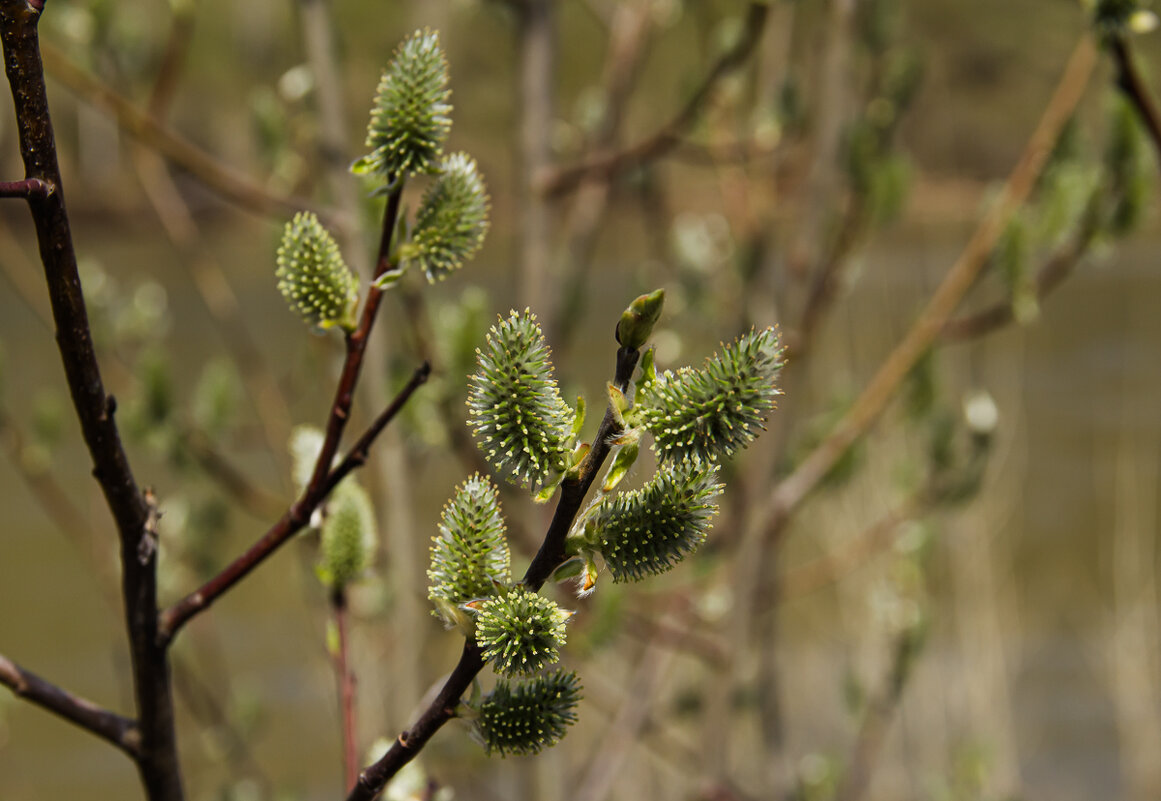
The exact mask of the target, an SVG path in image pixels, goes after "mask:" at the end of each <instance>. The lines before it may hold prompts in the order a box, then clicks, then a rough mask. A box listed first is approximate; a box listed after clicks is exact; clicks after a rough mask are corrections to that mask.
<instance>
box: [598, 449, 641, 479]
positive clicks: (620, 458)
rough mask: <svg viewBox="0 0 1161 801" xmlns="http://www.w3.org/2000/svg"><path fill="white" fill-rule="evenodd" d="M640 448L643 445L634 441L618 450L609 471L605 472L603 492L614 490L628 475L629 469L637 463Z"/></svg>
mask: <svg viewBox="0 0 1161 801" xmlns="http://www.w3.org/2000/svg"><path fill="white" fill-rule="evenodd" d="M640 450H641V446H640V445H638V443H637V442H636V441H634V442H629V443H627V444H625V445H623V446H622V447H621V448H620V450H618V451H617V455H616V456H615V457H614V458H613V463H612V464H611V465H610V466H609V472H608V473H606V474H605V483H604V485H603V486H602V487H601V492H612V491H613V490H614V489H615V488H616V486H617V485H618V484H620V483H621V479H623V478H624V477H625V476H626V475H628V473H629V469H630V468H631V467H632V466H633V465H634V464H636V462H637V454H638V452H639V451H640Z"/></svg>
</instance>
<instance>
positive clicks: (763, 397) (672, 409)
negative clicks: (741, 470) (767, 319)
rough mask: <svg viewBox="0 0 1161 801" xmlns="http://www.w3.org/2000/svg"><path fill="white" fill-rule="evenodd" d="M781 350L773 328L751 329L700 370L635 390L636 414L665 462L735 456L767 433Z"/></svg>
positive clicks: (666, 376)
mask: <svg viewBox="0 0 1161 801" xmlns="http://www.w3.org/2000/svg"><path fill="white" fill-rule="evenodd" d="M782 354H783V348H782V345H781V342H780V341H779V338H778V333H777V332H776V331H775V330H774V329H773V328H764V329H762V330H761V331H751V332H750V333H748V334H746V335H745V336H743V337H741V338H740V339H738V340H737V341H735V342H733V343H731V344H729V345H727V346H725V348H723V349H722V352H721V354H719V355H715V356H713V357H712V358H710V359H707V360H706V362H705V366H704V367H702V368H701V369H700V370H694V369H692V368H688V367H687V368H684V369H682V370H679V371H678V372H676V373H674V372H672V371H669V370H666V371H665V372H664V373H662V374H661V375H658V376H657V377H656V379H655V380H653V381H650V382H646V383H642V384H641V385H640V386H639V387H638V389H637V407H636V409H634V413H635V415H636V416H637V418H638V419H640V420H641V422H642V423H643V424H644V426H645V428H646V429H647V430H648V431H649V433H650V434H652V435H653V438H654V443H655V447H656V449H657V451H658V458H659V459H660V460H661V461H662V462H672V461H681V460H683V459H690V458H692V459H697V460H700V461H703V462H713V461H717V460H718V459H721V458H723V457H729V456H733V454H734V453H735V452H736V451H737V450H739V449H740V448H744V447H746V446H747V445H749V444H750V443H751V442H752V441H753V440H754V438H755V437H756V436H758V433H759V432H760V431H762V430H763V429H764V424H765V421H766V415H767V414H769V413H770V411H771V410H773V409H774V399H775V398H776V397H777V396H778V395H779V394H781V393H780V392H779V390H778V389H777V388H776V387H775V385H774V381H775V378H776V377H777V375H778V371H779V370H781V369H782V364H783V362H782Z"/></svg>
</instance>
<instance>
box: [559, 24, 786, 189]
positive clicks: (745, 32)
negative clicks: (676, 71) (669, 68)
mask: <svg viewBox="0 0 1161 801" xmlns="http://www.w3.org/2000/svg"><path fill="white" fill-rule="evenodd" d="M769 11H770V4H769V2H752V3H750V5H749V9H748V10H747V12H746V19H745V21H744V22H743V27H742V35H741V37H740V38H739V39H738V41H737V42H735V43H734V45H733V46H732V47H730V48H729V49H728V50H726V51H725V52H724V53H722V54H721V56H719V57H718V59H717V61H715V62H714V64H713V66H712V67H710V69H709V72H707V73H706V75H705V77H704V78H703V79H702V81H701V83H700V84H699V85H698V87H697V88H696V89H695V90H694V92H693V93H692V94H691V95H690V96H689V99H688V100H686V102H685V105H684V106H682V107H681V109H679V110H678V112H677V113H676V114H675V115H674V116H673V117H672V118H671V119H670V120H669V122H667V123H666V124H665V125H663V126H662V127H661V128H660V129H658V130H657V131H656V132H654V133H653V134H652V135H651V136H648V137H646V138H645V139H642V140H641V141H640V142H637V143H636V144H634V145H631V146H630V147H627V148H625V149H624V150H620V151H617V152H616V153H608V154H602V155H599V156H596V157H594V158H592V159H589V160H587V161H583V162H581V163H579V164H574V165H571V166H568V167H560V168H557V169H555V170H553V171H551V172H548V173H546V174H545V175H544V176H543V177H542V178H541V179H540V180H539V182H538V183H539V189H540V191H541V193H542V194H544V195H545V196H547V197H560V196H561V195H566V194H568V193H569V192H572V191H573V190H575V189H576V188H577V187H578V186H580V185H581V184H582V183H584V182H586V181H593V180H599V181H610V180H612V179H613V178H615V177H616V176H618V175H620V174H621V173H624V172H626V171H628V170H632V169H635V168H637V167H640V166H642V165H644V164H646V163H648V162H650V161H653V160H655V159H658V158H660V157H662V156H664V155H666V154H667V153H669V152H670V151H671V150H673V149H674V148H675V147H677V146H678V145H679V144H681V143H682V139H683V136H684V134H685V132H686V131H687V130H688V129H689V128H690V127H691V126H692V125H693V123H694V122H696V120H697V118H698V115H699V114H700V113H701V110H702V107H703V106H704V105H705V104H706V102H707V101H708V100H709V99H710V98H711V97H712V96H713V93H714V90H715V89H716V88H717V85H718V83H719V82H720V81H721V80H722V79H723V78H726V77H727V76H729V75H730V74H732V73H733V72H735V71H737V70H738V69H740V68H741V67H742V66H744V65H745V64H746V62H747V61H748V60H749V58H750V54H751V53H752V52H753V51H754V48H755V47H756V46H757V44H758V41H759V40H760V39H761V38H762V27H763V26H764V25H765V23H766V17H767V16H768V14H769Z"/></svg>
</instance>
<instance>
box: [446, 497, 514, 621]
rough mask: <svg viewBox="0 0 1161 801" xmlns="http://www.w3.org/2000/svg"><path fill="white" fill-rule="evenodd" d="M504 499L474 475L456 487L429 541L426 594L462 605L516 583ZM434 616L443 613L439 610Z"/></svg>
mask: <svg viewBox="0 0 1161 801" xmlns="http://www.w3.org/2000/svg"><path fill="white" fill-rule="evenodd" d="M504 532H505V528H504V518H503V516H502V515H501V513H500V501H499V498H498V497H497V494H496V488H495V487H494V486H492V484H491V482H489V481H488V480H487V479H485V478H482V477H481V476H479V475H474V476H472V477H471V478H469V479H468V480H467V481H465V482H464V483H463V484H461V485H460V486H459V487H457V488H456V493H455V495H454V496H453V497H452V499H451V500H450V501H448V503H447V505H446V506H445V507H444V509H443V514H442V515H441V517H440V523H439V533H438V534H437V535H436V536H434V537H432V540H431V567H430V569H428V571H427V577H428V579H429V580H430V582H431V584H430V587H429V589H428V593H427V597H428V598H429V599H431V600H432V601H444V602H446V603H448V604H453V605H458V604H462V603H465V602H467V601H471V600H474V599H477V598H483V597H485V596H488V595H492V594H494V593H495V592H496V586H497V584H501V585H503V584H509V583H511V581H512V575H511V567H510V557H509V552H508V541H507V539H506V537H505V533H504ZM436 614H440V610H439V609H438V608H437V610H436Z"/></svg>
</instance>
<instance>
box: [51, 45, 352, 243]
mask: <svg viewBox="0 0 1161 801" xmlns="http://www.w3.org/2000/svg"><path fill="white" fill-rule="evenodd" d="M44 64H45V66H46V67H47V68H48V71H49V73H50V74H51V75H52V77H53V78H55V79H57V80H58V81H60V82H61V83H63V84H64V85H65V86H66V87H67V88H68V89H69V90H70V91H72V92H73V93H74V94H76V95H77V96H78V97H80V98H81V99H82V100H84V101H85V102H87V103H89V104H91V105H93V106H94V107H96V108H98V109H100V110H102V111H104V112H105V113H106V114H108V115H109V116H110V117H112V118H113V120H114V122H116V123H117V125H118V127H120V128H121V129H122V130H123V131H125V132H126V133H127V134H129V135H130V136H132V137H133V138H135V139H137V140H139V141H140V142H141V143H142V144H144V145H146V146H148V147H150V148H152V149H154V150H156V151H157V152H158V153H160V154H161V155H162V156H164V157H165V158H166V159H167V160H168V161H170V162H172V163H173V164H175V165H176V166H178V167H180V168H181V169H182V170H184V171H185V172H187V173H189V174H190V175H191V176H193V177H194V178H196V179H197V180H198V181H200V182H201V183H202V184H204V185H205V186H206V187H207V188H208V189H210V190H212V191H213V192H215V193H217V194H218V195H220V196H222V197H224V198H225V199H227V200H229V201H230V202H232V203H234V204H236V205H238V206H239V207H240V208H242V209H245V210H247V211H250V212H253V213H255V214H262V215H269V216H276V217H284V216H286V215H287V214H288V213H293V212H296V211H301V210H303V209H312V210H314V211H315V212H316V213H317V214H318V216H319V219H321V220H324V221H325V222H327V223H328V224H330V225H335V226H339V225H340V224H341V222H342V221H341V220H335V219H334V215H333V214H330V213H328V212H326V211H325V210H322V209H314V208H313V206H312V205H311V204H310V203H309V202H307V201H306V200H304V199H302V198H297V197H290V196H286V195H279V194H275V193H273V192H271V191H269V190H267V189H266V188H265V187H263V186H261V185H260V184H257V183H255V182H254V181H252V180H251V179H249V178H247V177H245V176H244V175H242V174H241V173H240V172H238V171H237V170H235V169H233V168H231V167H228V166H226V165H225V164H223V163H222V162H221V161H219V160H218V159H217V158H215V157H214V156H212V155H210V154H209V153H207V152H206V151H204V150H202V149H201V148H200V147H198V146H197V145H195V144H193V143H192V142H190V141H189V140H188V139H185V138H184V137H182V136H181V135H180V134H178V133H176V132H174V131H173V130H171V129H170V128H168V127H166V126H165V125H164V124H163V123H161V122H160V121H159V120H157V119H156V118H155V117H153V116H152V115H151V114H149V113H148V112H145V111H142V110H141V109H139V108H137V107H136V106H134V105H133V103H131V102H130V101H129V100H127V99H126V98H125V97H123V96H122V95H120V94H118V93H117V92H115V91H114V90H113V89H112V88H110V87H108V86H106V85H105V84H104V83H102V82H101V81H99V80H97V79H96V78H94V77H93V76H92V75H90V74H88V73H87V72H85V71H84V70H83V69H81V68H80V67H78V66H77V65H76V64H75V63H73V62H72V61H71V60H70V59H69V58H68V57H67V56H66V55H65V54H64V53H62V52H61V51H60V50H59V49H57V48H55V47H53V46H51V45H45V46H44Z"/></svg>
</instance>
